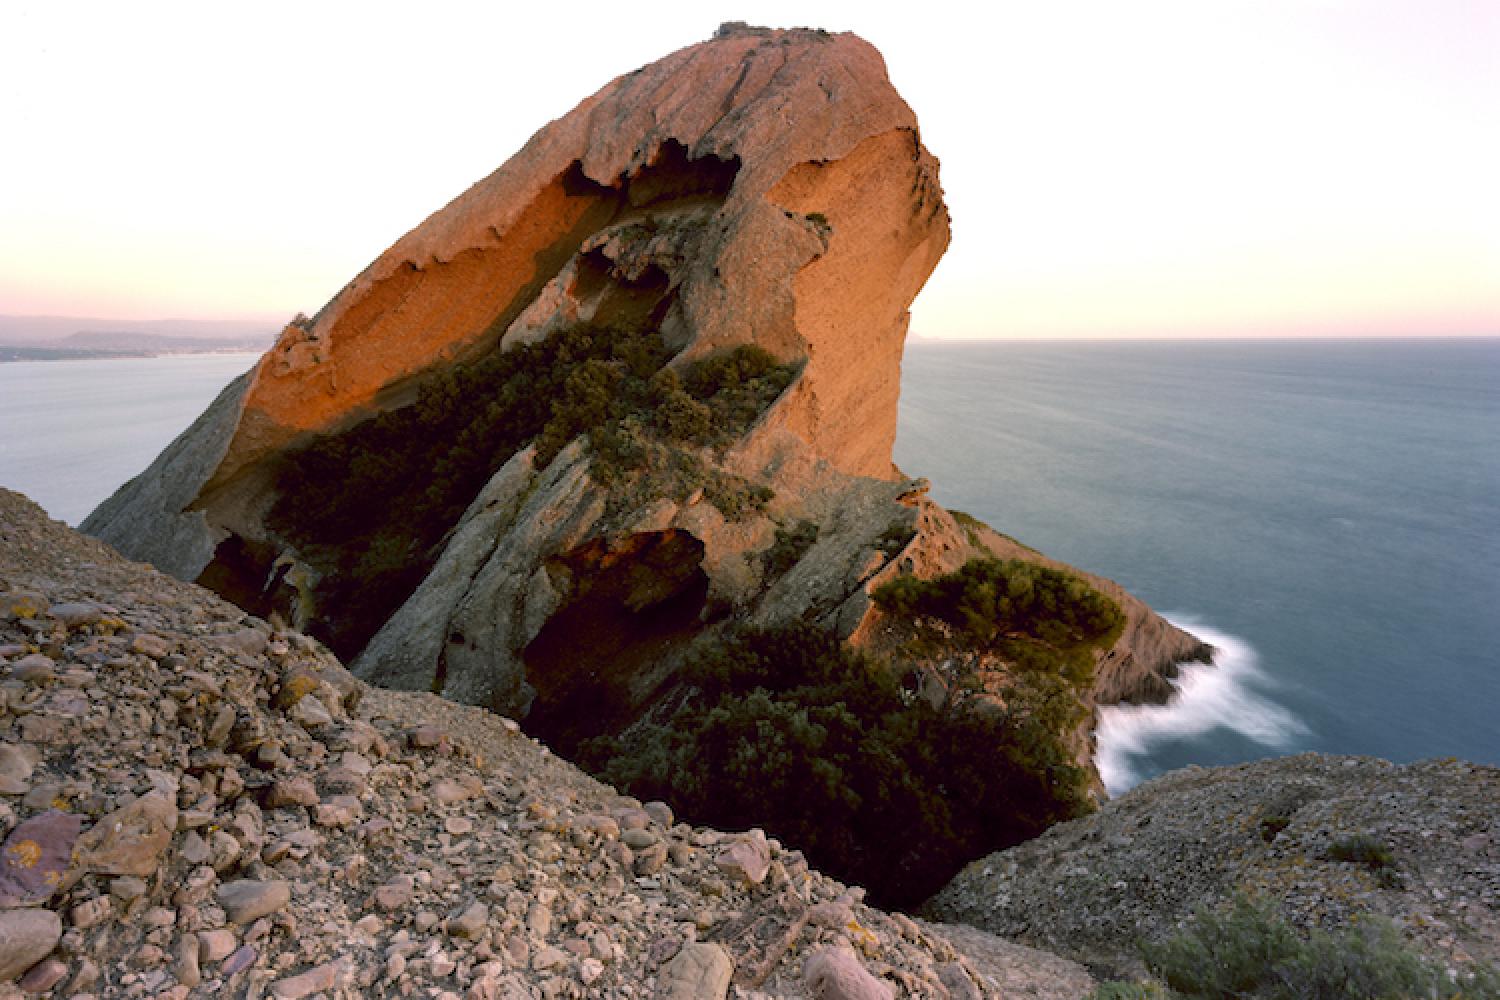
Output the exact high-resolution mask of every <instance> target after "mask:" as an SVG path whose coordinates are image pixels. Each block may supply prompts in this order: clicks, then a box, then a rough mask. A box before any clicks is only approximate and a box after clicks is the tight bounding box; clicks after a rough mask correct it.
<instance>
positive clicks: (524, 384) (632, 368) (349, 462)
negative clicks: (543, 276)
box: [269, 329, 798, 658]
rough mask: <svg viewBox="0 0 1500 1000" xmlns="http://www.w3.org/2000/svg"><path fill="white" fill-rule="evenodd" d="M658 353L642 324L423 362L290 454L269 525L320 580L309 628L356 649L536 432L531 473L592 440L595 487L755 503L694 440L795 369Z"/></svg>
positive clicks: (737, 415)
mask: <svg viewBox="0 0 1500 1000" xmlns="http://www.w3.org/2000/svg"><path fill="white" fill-rule="evenodd" d="M670 357H671V353H670V352H669V351H668V349H667V348H666V347H665V346H664V345H663V344H662V341H661V338H660V336H659V335H658V334H657V333H656V332H655V331H651V330H592V329H577V330H572V331H568V332H565V333H559V334H556V335H554V336H552V337H548V338H547V339H545V340H543V341H541V342H539V343H536V344H529V345H525V346H522V347H519V348H516V349H513V350H509V351H505V352H499V351H496V352H493V353H491V354H489V355H486V356H485V357H483V358H481V359H478V360H476V361H473V362H470V363H467V364H459V365H454V366H452V367H450V368H447V369H444V370H443V371H441V372H435V373H433V374H431V375H429V376H428V377H427V378H426V380H425V381H424V382H423V383H422V385H421V388H420V390H419V394H418V398H417V401H416V402H415V403H413V404H411V405H409V406H405V407H402V408H401V409H397V410H390V411H386V412H384V413H380V414H378V415H376V416H374V417H372V418H370V419H369V420H366V421H364V422H362V423H360V424H358V425H357V426H355V427H352V428H350V429H349V430H347V431H344V432H342V433H339V434H334V435H328V436H325V437H321V438H318V439H317V440H315V441H313V442H312V443H311V444H309V445H308V446H306V447H304V448H302V449H299V450H297V451H295V452H292V453H290V454H289V455H288V456H287V457H286V460H285V462H284V464H283V466H282V469H281V470H280V474H279V478H278V484H277V485H278V487H279V497H278V499H277V502H276V505H275V506H274V507H273V509H272V511H271V514H270V519H269V520H270V523H271V526H272V528H273V529H274V530H275V531H276V532H277V533H279V534H280V535H282V536H283V537H285V538H288V539H290V540H291V541H292V542H293V543H294V544H295V545H296V546H297V548H298V550H299V553H300V555H301V557H302V559H303V560H304V561H305V562H307V563H308V564H309V565H311V566H312V567H313V568H314V569H315V570H316V571H317V573H318V574H320V577H321V578H320V580H319V581H318V583H317V585H316V606H317V607H318V608H319V609H324V610H325V613H324V614H323V615H322V616H321V617H320V619H319V620H317V621H315V622H312V623H309V630H310V631H312V632H313V633H314V634H315V635H317V636H318V638H320V639H322V640H323V641H325V642H327V643H328V645H329V646H330V647H331V648H332V649H333V650H334V651H335V652H336V653H338V654H339V655H340V656H342V657H345V658H349V657H353V656H355V655H357V654H358V652H359V651H360V650H361V649H362V648H363V647H364V645H365V643H366V642H368V641H369V638H370V636H371V635H373V634H374V632H375V631H376V629H378V628H379V627H380V625H381V624H382V623H383V622H384V621H385V620H386V619H387V618H388V617H389V616H390V614H391V613H392V612H393V611H394V610H395V609H396V607H398V606H399V605H400V603H401V602H402V601H403V600H404V599H405V598H406V596H407V595H408V594H410V593H411V591H412V590H413V589H414V588H415V587H416V585H417V584H418V583H419V582H420V581H421V579H422V578H423V576H425V575H426V573H427V572H428V571H429V570H430V568H431V566H432V563H433V561H434V560H435V559H436V557H437V554H438V552H439V551H440V548H441V543H442V542H443V540H444V539H445V537H446V535H447V533H448V532H449V531H450V530H451V529H452V528H453V526H454V525H455V524H457V522H458V519H459V518H460V517H461V516H462V514H463V511H464V509H465V507H466V506H467V505H468V504H469V502H470V501H472V500H473V498H474V497H475V495H476V494H477V493H478V492H479V490H480V489H481V488H482V487H483V486H484V484H485V482H487V481H488V479H489V478H490V476H491V475H493V474H494V472H495V471H496V470H497V469H498V468H500V466H501V465H503V464H504V463H505V462H506V461H507V460H508V459H509V458H510V457H511V456H512V455H514V454H515V453H516V452H517V451H519V450H520V449H521V448H523V447H525V446H526V444H527V443H528V442H530V441H532V440H535V441H536V446H537V457H536V462H537V466H538V468H540V467H543V466H545V465H547V464H548V463H549V462H551V461H552V459H553V458H555V457H556V455H557V453H558V452H559V451H561V450H562V448H563V447H564V446H566V445H567V444H568V442H570V441H571V440H573V438H575V437H578V436H580V435H588V436H589V438H590V441H591V442H592V444H593V447H594V464H593V471H594V474H595V478H596V479H597V480H598V481H600V483H601V484H602V485H606V486H609V485H614V484H619V485H623V486H625V487H640V486H642V484H643V483H647V484H648V485H647V487H646V488H645V489H644V490H642V489H627V490H626V491H625V492H626V493H628V494H629V497H628V498H627V499H629V498H639V497H640V496H644V495H646V494H649V493H651V491H652V490H653V489H654V490H656V491H657V492H656V495H663V494H665V493H674V494H679V495H681V494H684V493H685V491H690V490H692V489H696V488H702V489H703V490H704V494H705V497H706V498H707V499H708V500H709V501H710V502H714V503H716V504H717V503H722V507H721V509H724V511H725V514H726V516H731V517H732V516H743V514H744V513H745V512H746V511H748V510H751V509H754V508H755V506H756V504H757V503H758V504H760V505H764V503H765V501H766V499H768V497H765V496H762V495H760V494H759V493H757V492H756V491H755V490H754V489H753V488H751V487H750V486H749V484H747V483H745V482H744V481H743V480H739V481H738V482H735V481H732V480H733V477H728V476H724V475H722V474H719V475H712V474H710V473H708V472H706V471H705V466H704V465H703V462H702V460H701V459H700V458H699V457H698V456H697V454H695V450H697V449H701V447H702V446H704V445H719V444H723V443H725V442H727V441H730V440H732V439H733V438H734V437H735V436H737V435H738V434H739V433H742V432H743V431H744V429H745V428H746V427H748V426H749V424H750V423H752V422H753V421H754V419H755V418H756V417H757V416H758V415H759V413H760V410H761V409H763V408H764V406H765V405H767V404H768V403H769V402H770V401H771V400H774V399H775V398H776V396H777V395H779V394H780V392H781V391H782V390H784V389H785V388H786V386H787V385H789V384H790V383H791V381H792V380H793V379H794V378H795V377H796V374H797V371H798V367H797V366H796V365H780V364H777V362H776V360H775V359H774V358H772V357H771V356H770V355H769V354H767V353H766V352H764V351H762V350H760V349H759V348H755V347H748V346H747V347H739V348H736V349H734V350H733V351H729V352H726V353H725V354H724V355H722V356H718V357H714V358H709V359H707V360H705V361H702V362H699V363H697V364H695V365H693V366H690V368H689V369H688V372H687V375H686V377H685V378H682V379H679V378H678V376H677V375H676V374H675V373H674V372H672V371H669V370H667V369H665V368H664V367H663V366H664V365H665V364H666V362H667V361H668V360H670ZM627 442H628V443H629V445H630V446H628V447H627V446H626V445H627ZM664 452H670V453H672V454H671V456H670V457H669V459H668V460H665V461H662V462H660V463H658V459H661V457H662V453H664Z"/></svg>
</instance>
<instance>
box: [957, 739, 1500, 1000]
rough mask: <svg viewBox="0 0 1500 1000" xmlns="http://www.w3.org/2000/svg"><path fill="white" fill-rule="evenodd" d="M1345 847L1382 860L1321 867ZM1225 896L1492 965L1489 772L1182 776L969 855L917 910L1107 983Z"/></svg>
mask: <svg viewBox="0 0 1500 1000" xmlns="http://www.w3.org/2000/svg"><path fill="white" fill-rule="evenodd" d="M1354 838H1366V839H1367V840H1366V842H1369V843H1373V844H1376V845H1379V846H1380V847H1382V848H1384V849H1385V851H1387V852H1388V860H1386V861H1382V862H1380V863H1376V864H1371V863H1362V862H1359V861H1357V860H1338V859H1337V858H1338V856H1339V852H1338V851H1337V849H1336V845H1339V844H1345V845H1347V844H1349V843H1350V842H1351V840H1353V839H1354ZM1237 891H1242V892H1247V893H1251V894H1254V895H1258V896H1262V897H1264V898H1267V899H1271V900H1275V901H1276V902H1277V903H1278V904H1279V905H1280V906H1281V908H1282V910H1283V911H1284V913H1285V914H1286V916H1287V917H1288V918H1289V919H1290V920H1291V921H1292V922H1293V923H1294V924H1296V925H1299V926H1301V927H1304V928H1310V927H1321V928H1323V929H1333V928H1338V927H1342V926H1345V925H1346V924H1347V923H1348V921H1349V920H1350V919H1351V918H1353V917H1355V916H1356V915H1360V914H1370V913H1374V914H1380V915H1383V916H1385V917H1388V918H1390V919H1391V920H1393V921H1394V922H1395V923H1396V925H1397V926H1398V927H1399V928H1401V930H1402V932H1403V933H1404V934H1405V935H1406V936H1407V937H1408V938H1410V939H1411V940H1413V941H1414V942H1415V943H1417V944H1418V945H1420V946H1421V947H1422V948H1423V950H1425V951H1427V952H1428V953H1431V954H1435V955H1438V956H1441V957H1443V958H1444V959H1445V960H1447V961H1450V962H1455V963H1461V964H1462V963H1469V962H1473V961H1480V962H1487V963H1490V964H1491V965H1493V964H1494V963H1495V962H1496V961H1497V959H1500V769H1497V768H1493V767H1485V766H1482V765H1476V764H1468V763H1464V762H1462V761H1457V760H1453V759H1447V760H1435V761H1425V762H1422V763H1417V764H1409V765H1405V766H1397V765H1394V764H1391V763H1389V762H1386V761H1382V760H1376V759H1373V758H1365V757H1334V756H1327V755H1323V754H1303V755H1300V756H1295V757H1285V758H1280V759H1276V760H1268V761H1262V762H1258V763H1253V764H1243V765H1239V766H1235V767H1224V768H1212V769H1203V768H1187V769H1185V770H1182V771H1177V772H1173V773H1172V774H1169V775H1166V776H1164V777H1162V778H1158V779H1156V780H1154V781H1151V782H1148V783H1147V784H1144V785H1142V786H1140V787H1138V788H1135V789H1133V790H1131V791H1130V792H1128V793H1127V794H1125V795H1123V796H1121V797H1120V798H1118V799H1115V800H1113V801H1111V802H1109V803H1107V804H1106V805H1105V806H1104V807H1103V808H1102V809H1101V810H1100V811H1099V812H1098V813H1096V814H1094V815H1092V816H1089V817H1086V818H1084V819H1080V820H1074V821H1072V822H1068V823H1063V824H1059V825H1058V826H1055V827H1053V828H1052V829H1050V830H1048V831H1047V832H1046V833H1045V834H1043V835H1042V836H1040V837H1038V838H1036V839H1035V840H1033V841H1030V842H1028V843H1025V844H1022V845H1021V846H1019V847H1015V848H1012V849H1010V850H1007V851H1003V852H1000V853H998V854H994V855H991V856H990V857H988V858H984V859H982V860H979V861H975V862H974V863H973V864H971V865H969V867H968V868H966V869H965V870H964V871H963V872H962V873H961V874H960V875H959V876H958V877H957V878H956V879H954V881H953V882H952V883H951V884H950V885H949V886H948V888H946V889H945V890H944V891H943V892H942V893H940V894H939V895H938V896H937V897H936V898H935V899H933V900H932V901H931V902H930V903H929V904H928V910H929V911H930V913H931V915H932V916H934V917H935V918H936V919H939V920H943V921H947V922H949V923H953V924H968V925H972V926H973V927H977V928H983V929H985V930H988V931H991V932H993V933H994V934H997V935H1000V936H1002V937H1006V938H1012V939H1016V940H1019V941H1022V942H1025V943H1027V944H1030V945H1034V946H1036V947H1039V948H1044V949H1047V950H1049V951H1052V952H1056V953H1057V954H1060V955H1066V956H1068V957H1070V958H1073V959H1075V960H1077V961H1080V962H1083V963H1085V964H1087V965H1088V966H1089V967H1090V968H1092V969H1094V970H1095V971H1096V972H1097V973H1099V974H1100V975H1101V978H1116V977H1126V976H1134V975H1137V974H1139V973H1140V972H1141V971H1142V970H1141V968H1140V964H1139V963H1140V959H1139V955H1138V952H1137V950H1136V943H1137V942H1138V941H1140V940H1142V939H1158V938H1161V937H1164V936H1168V935H1169V934H1170V933H1171V932H1172V931H1174V930H1175V929H1176V928H1177V927H1178V926H1179V925H1180V924H1181V923H1182V922H1184V921H1185V920H1186V919H1187V918H1188V917H1189V916H1190V915H1191V914H1192V912H1193V911H1194V909H1195V908H1197V907H1200V906H1218V905H1220V904H1223V903H1225V902H1227V901H1228V900H1229V899H1230V897H1231V895H1232V894H1233V893H1235V892H1237Z"/></svg>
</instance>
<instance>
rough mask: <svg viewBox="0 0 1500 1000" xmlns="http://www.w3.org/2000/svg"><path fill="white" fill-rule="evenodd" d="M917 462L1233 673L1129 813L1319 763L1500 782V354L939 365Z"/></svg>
mask: <svg viewBox="0 0 1500 1000" xmlns="http://www.w3.org/2000/svg"><path fill="white" fill-rule="evenodd" d="M896 461H897V464H898V465H899V466H900V467H901V468H902V470H903V471H904V472H906V473H907V474H908V475H913V476H926V477H928V478H930V479H931V480H932V482H933V490H932V496H933V498H934V499H936V500H937V501H938V502H940V503H943V504H945V505H947V506H950V507H954V508H957V509H961V510H965V511H968V512H969V513H971V514H973V515H974V516H976V517H979V518H980V519H982V520H984V521H986V522H988V523H990V524H991V525H993V526H994V527H995V528H997V529H999V530H1000V531H1003V532H1005V533H1006V534H1009V535H1012V536H1015V537H1017V538H1019V539H1021V540H1022V541H1024V542H1026V543H1027V544H1029V545H1032V546H1034V547H1036V548H1038V549H1041V550H1042V551H1044V552H1046V553H1047V554H1048V555H1051V556H1053V557H1055V558H1058V559H1061V560H1064V561H1065V562H1068V563H1071V564H1073V565H1075V566H1079V567H1081V568H1086V569H1088V570H1090V571H1093V572H1096V573H1100V574H1102V575H1104V576H1108V577H1111V578H1113V579H1115V580H1117V581H1119V582H1120V583H1121V584H1123V585H1124V586H1125V587H1126V588H1127V589H1129V590H1130V591H1132V592H1133V593H1135V594H1136V595H1137V596H1139V597H1141V598H1142V599H1144V600H1145V601H1146V602H1147V603H1149V604H1150V605H1152V606H1153V607H1155V608H1157V609H1160V610H1161V611H1163V612H1164V613H1165V614H1166V615H1167V616H1168V617H1169V618H1170V619H1171V620H1173V621H1175V622H1177V623H1178V624H1180V625H1182V626H1183V627H1184V628H1187V629H1188V630H1189V631H1192V632H1193V633H1195V634H1196V635H1198V636H1200V637H1201V638H1202V639H1204V640H1205V641H1207V642H1209V643H1211V644H1212V645H1214V646H1215V647H1216V648H1217V650H1218V655H1217V656H1216V657H1215V661H1214V665H1213V666H1211V667H1190V668H1188V669H1187V670H1186V671H1185V672H1184V676H1183V677H1182V678H1181V680H1180V682H1179V688H1180V689H1179V693H1178V695H1177V697H1176V698H1175V699H1174V701H1173V703H1172V704H1170V705H1169V706H1167V707H1166V708H1155V707H1151V708H1136V707H1120V708H1111V709H1106V710H1105V711H1104V712H1103V715H1102V718H1101V724H1100V729H1099V756H1098V760H1099V764H1100V768H1101V771H1102V772H1103V775H1104V778H1105V780H1106V783H1107V784H1108V785H1109V786H1110V788H1111V790H1113V791H1120V790H1123V789H1125V788H1128V787H1129V786H1130V785H1132V784H1134V783H1135V782H1137V781H1140V780H1142V779H1144V778H1147V777H1150V776H1152V775H1154V774H1157V773H1159V772H1161V771H1164V770H1167V769H1170V768H1175V767H1181V766H1184V765H1187V764H1202V765H1212V764H1224V763H1232V762H1238V761H1242V760H1249V759H1255V758H1259V757H1264V756H1268V755H1272V754H1279V753H1287V752H1294V751H1298V750H1321V751H1327V752H1335V753H1359V754H1375V755H1378V756H1382V757H1387V758H1390V759H1393V760H1397V761H1410V760H1414V759H1419V758H1425V757H1436V756H1447V755H1453V756H1458V757H1464V758H1467V759H1471V760H1475V761H1479V762H1486V763H1491V764H1496V763H1500V340H1493V339H1480V340H1403V341H1376V340H1359V341H1300V342H1299V341H1257V342H1250V341H1236V342H1219V341H1196V342H1171V341H1159V342H1129V343H1116V342H1092V343H1089V342H1070V343H1055V342H1054V343H1040V342H1030V343H1028V342H988V343H979V344H954V343H946V344H945V343H935V342H921V341H917V342H913V343H912V344H910V345H909V346H908V349H907V353H906V359H905V365H904V373H903V378H902V401H901V414H900V425H899V432H898V438H897V442H896Z"/></svg>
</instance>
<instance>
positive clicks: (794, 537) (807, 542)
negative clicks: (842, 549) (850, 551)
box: [762, 521, 818, 580]
mask: <svg viewBox="0 0 1500 1000" xmlns="http://www.w3.org/2000/svg"><path fill="white" fill-rule="evenodd" d="M817 540H818V526H817V525H816V524H814V523H813V522H812V521H798V522H797V524H796V525H795V526H794V527H792V528H784V527H779V528H777V529H776V540H775V541H774V542H772V543H771V547H770V548H768V549H766V551H765V552H764V553H763V554H762V564H763V566H764V569H765V576H766V579H768V580H774V579H776V578H777V577H779V576H783V575H785V574H786V573H787V572H789V571H790V570H791V568H792V567H793V566H795V565H797V564H798V563H799V562H801V561H802V557H803V556H805V555H807V550H808V549H810V548H812V547H813V544H814V543H815V542H817Z"/></svg>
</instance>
